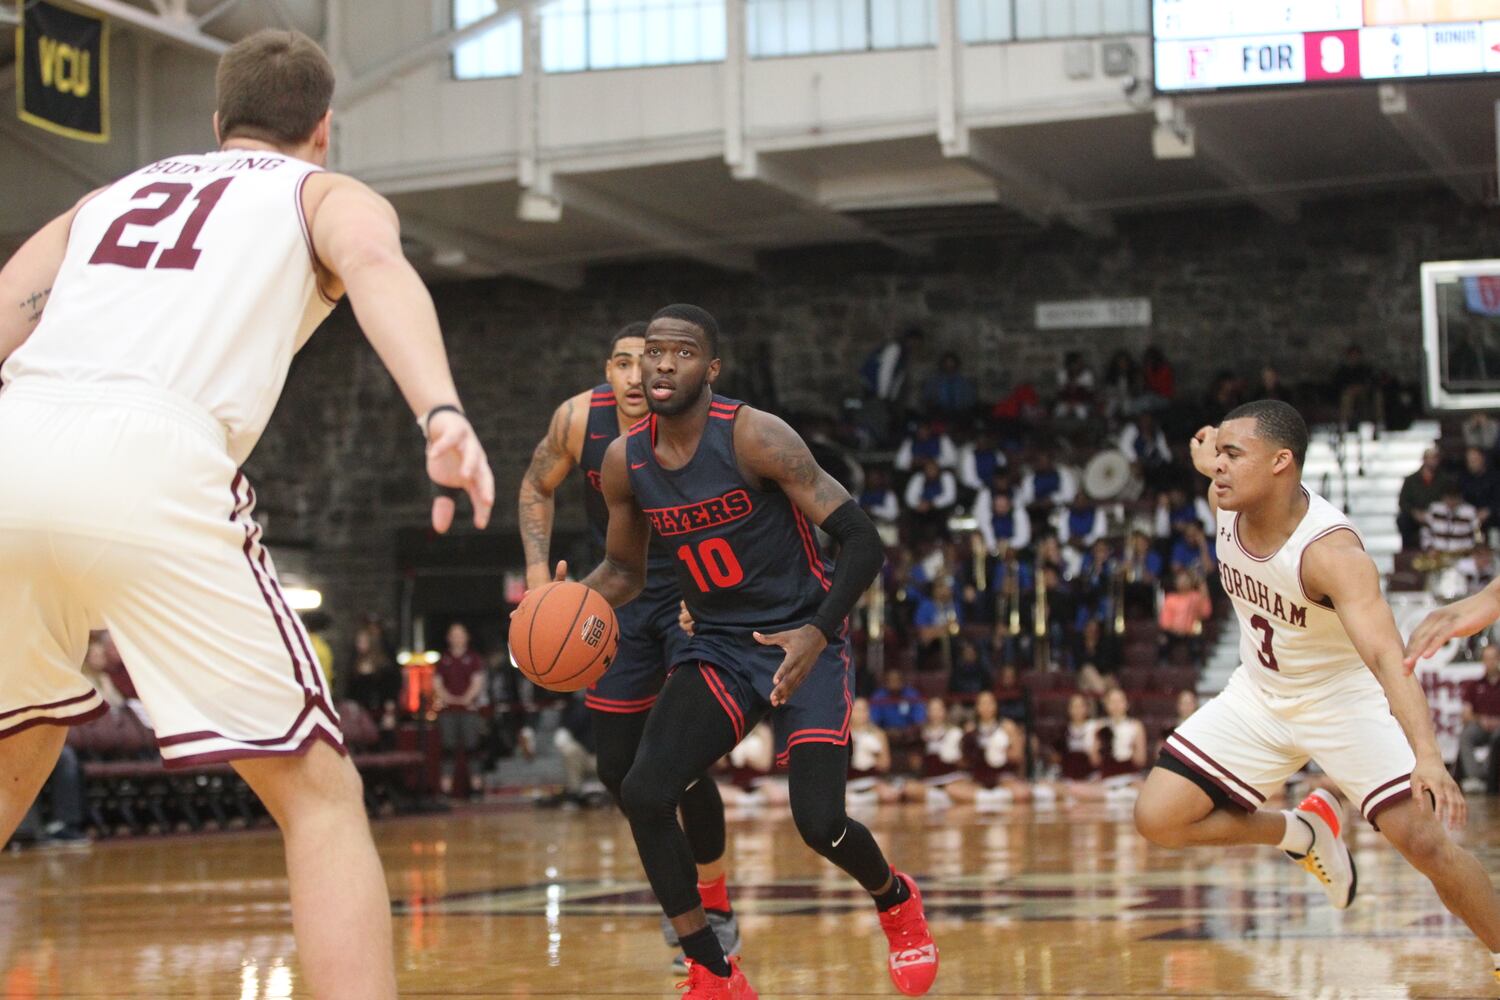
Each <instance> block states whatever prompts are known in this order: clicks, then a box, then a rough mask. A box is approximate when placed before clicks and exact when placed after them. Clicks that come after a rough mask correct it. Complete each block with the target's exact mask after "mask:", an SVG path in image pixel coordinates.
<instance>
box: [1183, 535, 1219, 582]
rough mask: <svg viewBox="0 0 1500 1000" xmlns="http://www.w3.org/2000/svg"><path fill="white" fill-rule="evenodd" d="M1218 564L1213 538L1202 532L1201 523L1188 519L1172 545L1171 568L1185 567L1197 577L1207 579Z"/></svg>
mask: <svg viewBox="0 0 1500 1000" xmlns="http://www.w3.org/2000/svg"><path fill="white" fill-rule="evenodd" d="M1218 565H1219V557H1218V556H1217V555H1216V554H1215V550H1214V543H1213V540H1212V539H1210V538H1209V536H1208V535H1206V534H1204V532H1203V525H1201V524H1199V523H1198V522H1197V521H1190V522H1188V523H1187V524H1185V525H1184V526H1183V530H1182V534H1181V535H1179V536H1178V537H1177V541H1176V542H1174V543H1173V545H1172V568H1173V569H1174V570H1180V569H1185V570H1187V571H1189V572H1191V573H1193V574H1194V575H1195V576H1197V577H1198V578H1199V579H1202V580H1207V579H1208V578H1209V577H1210V576H1211V575H1212V574H1213V572H1214V570H1215V568H1216V567H1217V566H1218Z"/></svg>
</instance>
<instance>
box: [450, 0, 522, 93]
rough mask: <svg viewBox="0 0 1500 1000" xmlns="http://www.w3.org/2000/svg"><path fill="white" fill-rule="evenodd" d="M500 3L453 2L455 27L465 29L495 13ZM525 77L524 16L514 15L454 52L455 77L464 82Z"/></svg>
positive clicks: (457, 0) (459, 0)
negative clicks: (493, 77) (523, 64)
mask: <svg viewBox="0 0 1500 1000" xmlns="http://www.w3.org/2000/svg"><path fill="white" fill-rule="evenodd" d="M495 2H496V0H453V26H454V27H455V28H462V27H464V26H465V25H469V24H473V23H474V22H475V21H477V20H479V19H480V18H482V17H488V16H489V15H490V14H493V13H494V12H495ZM520 74H521V16H520V15H519V14H512V15H511V16H510V17H507V18H505V19H503V20H501V21H500V22H499V23H498V24H496V25H495V27H494V28H492V29H491V30H489V31H486V32H485V33H484V34H482V35H480V36H479V37H478V38H473V39H470V40H469V41H467V42H465V43H464V44H462V45H460V46H458V47H457V48H455V49H454V50H453V75H454V76H455V77H457V78H458V79H460V80H482V79H484V78H486V77H492V76H519V75H520Z"/></svg>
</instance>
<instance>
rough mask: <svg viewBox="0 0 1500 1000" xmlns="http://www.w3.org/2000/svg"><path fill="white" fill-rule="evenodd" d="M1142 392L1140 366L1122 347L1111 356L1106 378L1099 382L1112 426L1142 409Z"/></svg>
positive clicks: (1103, 406)
mask: <svg viewBox="0 0 1500 1000" xmlns="http://www.w3.org/2000/svg"><path fill="white" fill-rule="evenodd" d="M1141 392H1142V390H1141V371H1140V367H1139V366H1138V365H1137V364H1136V363H1135V358H1132V357H1131V356H1130V352H1129V351H1127V350H1125V349H1124V348H1121V349H1120V350H1118V351H1116V352H1115V353H1114V354H1113V355H1111V356H1110V359H1109V364H1108V365H1106V366H1105V368H1104V378H1103V379H1101V380H1100V383H1099V395H1100V399H1101V403H1102V408H1103V410H1104V416H1105V417H1106V418H1107V419H1108V420H1109V421H1110V423H1111V426H1113V424H1114V423H1115V422H1116V421H1119V420H1128V419H1129V418H1130V417H1132V416H1134V415H1135V414H1136V413H1137V412H1139V411H1140V408H1141V406H1140V404H1141Z"/></svg>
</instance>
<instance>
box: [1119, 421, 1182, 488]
mask: <svg viewBox="0 0 1500 1000" xmlns="http://www.w3.org/2000/svg"><path fill="white" fill-rule="evenodd" d="M1116 444H1118V445H1119V448H1120V451H1121V452H1123V453H1124V454H1125V457H1126V458H1128V459H1130V461H1131V462H1132V463H1133V464H1134V465H1135V467H1136V469H1137V470H1139V472H1140V473H1141V475H1142V477H1144V479H1145V480H1146V484H1147V485H1148V486H1150V487H1152V488H1153V489H1160V488H1161V484H1162V479H1163V473H1164V471H1165V470H1167V469H1170V468H1171V465H1172V449H1171V447H1170V446H1169V445H1168V444H1167V436H1166V435H1165V434H1163V433H1162V431H1161V428H1160V427H1158V426H1157V424H1156V416H1155V414H1152V413H1150V412H1145V413H1139V414H1137V415H1136V418H1135V419H1134V420H1133V421H1131V422H1130V423H1129V424H1126V425H1125V429H1124V430H1123V431H1121V432H1120V436H1119V438H1117V439H1116Z"/></svg>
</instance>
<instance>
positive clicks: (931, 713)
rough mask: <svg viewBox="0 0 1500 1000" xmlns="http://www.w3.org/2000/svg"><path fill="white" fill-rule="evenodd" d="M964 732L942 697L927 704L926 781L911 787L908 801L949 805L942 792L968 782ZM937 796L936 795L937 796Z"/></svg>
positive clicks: (925, 726)
mask: <svg viewBox="0 0 1500 1000" xmlns="http://www.w3.org/2000/svg"><path fill="white" fill-rule="evenodd" d="M963 742H964V731H963V729H962V728H961V727H960V726H959V725H958V723H956V722H954V721H953V719H952V718H950V717H949V715H948V706H947V704H946V703H945V702H944V701H943V699H941V698H933V699H932V700H931V701H929V702H928V703H927V722H926V723H925V724H924V725H923V726H922V781H921V783H920V784H916V785H909V786H908V788H909V789H910V791H909V792H908V793H907V795H906V798H907V799H908V801H912V802H923V801H934V804H947V803H948V802H949V801H950V800H948V799H947V797H946V796H944V795H943V794H942V792H941V789H942V788H943V787H944V786H945V785H951V784H954V783H956V782H961V781H968V779H969V776H968V773H967V772H966V771H964V769H963V763H964V751H963ZM934 793H936V796H935V797H934Z"/></svg>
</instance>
